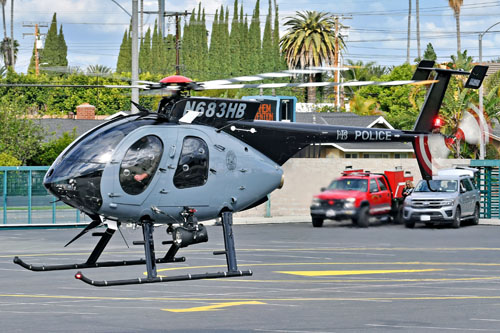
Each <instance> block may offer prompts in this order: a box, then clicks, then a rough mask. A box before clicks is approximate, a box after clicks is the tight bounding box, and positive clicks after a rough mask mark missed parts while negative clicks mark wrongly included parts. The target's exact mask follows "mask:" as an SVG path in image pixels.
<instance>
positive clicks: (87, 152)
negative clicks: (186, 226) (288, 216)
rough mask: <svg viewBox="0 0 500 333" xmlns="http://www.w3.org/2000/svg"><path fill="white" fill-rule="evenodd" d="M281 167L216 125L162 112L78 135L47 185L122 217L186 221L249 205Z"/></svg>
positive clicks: (96, 210)
mask: <svg viewBox="0 0 500 333" xmlns="http://www.w3.org/2000/svg"><path fill="white" fill-rule="evenodd" d="M282 176H283V171H282V169H281V167H280V166H279V165H278V164H276V163H275V162H273V161H272V160H271V159H269V158H268V157H266V156H265V155H263V154H262V153H260V152H259V151H257V150H256V149H254V148H253V147H251V146H249V145H248V144H245V143H243V142H241V141H240V140H238V139H236V138H234V137H233V136H231V135H229V134H227V133H225V132H223V131H216V129H215V128H214V127H210V126H204V125H193V124H186V125H182V124H181V125H179V124H176V123H168V122H164V121H162V120H161V119H160V118H159V117H157V116H156V115H151V116H148V117H143V118H141V117H139V116H131V117H125V118H121V119H118V120H115V121H111V122H108V123H106V124H104V125H101V126H100V127H97V128H95V129H93V130H91V131H89V132H87V133H85V134H84V135H82V136H81V137H80V138H78V139H77V140H76V141H75V142H74V143H73V144H72V145H70V146H69V147H68V148H67V149H66V150H65V151H64V152H63V153H62V154H61V155H60V156H59V157H58V158H57V159H56V161H55V162H54V164H53V165H52V166H51V167H50V169H49V171H48V172H47V174H46V176H45V179H44V185H45V186H46V187H47V189H48V190H49V191H50V192H51V193H52V194H54V195H55V196H56V197H58V198H59V199H61V200H62V201H63V202H65V203H67V204H68V205H70V206H72V207H75V208H77V209H80V210H81V211H83V212H85V213H87V214H89V215H96V214H97V215H101V216H104V217H105V218H108V219H112V220H117V221H120V222H137V221H139V220H140V219H141V218H143V217H146V216H147V217H149V218H151V219H153V220H154V221H155V222H157V223H175V222H180V221H181V217H180V216H179V213H180V212H181V211H182V210H183V209H184V207H186V206H188V207H192V208H195V209H196V210H197V213H196V214H197V217H198V219H199V220H206V219H212V218H215V217H217V216H218V215H219V214H220V212H221V211H223V210H231V211H234V212H237V211H240V210H242V209H245V208H247V207H248V206H250V205H252V204H253V203H255V202H257V201H259V200H261V199H262V198H264V197H265V196H266V195H267V194H268V193H270V192H272V191H273V190H274V189H276V188H277V187H279V185H280V183H281V181H282Z"/></svg>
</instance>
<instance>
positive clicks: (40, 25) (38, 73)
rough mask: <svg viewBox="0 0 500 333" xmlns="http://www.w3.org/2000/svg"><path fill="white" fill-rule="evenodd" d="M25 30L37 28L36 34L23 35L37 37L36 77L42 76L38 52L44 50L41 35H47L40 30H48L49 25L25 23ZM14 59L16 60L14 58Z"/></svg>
mask: <svg viewBox="0 0 500 333" xmlns="http://www.w3.org/2000/svg"><path fill="white" fill-rule="evenodd" d="M23 27H24V28H33V27H34V28H35V33H34V34H32V33H23V37H24V36H35V74H36V76H38V75H40V56H39V53H38V50H39V49H40V50H41V49H43V44H42V40H41V39H40V36H41V35H46V34H45V33H40V30H39V28H48V27H49V24H48V23H40V22H38V23H33V22H27V23H23ZM12 59H14V58H12Z"/></svg>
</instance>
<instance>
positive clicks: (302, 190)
mask: <svg viewBox="0 0 500 333" xmlns="http://www.w3.org/2000/svg"><path fill="white" fill-rule="evenodd" d="M443 164H446V165H443V167H445V168H446V167H453V166H454V165H469V164H470V160H465V159H460V160H458V159H449V160H445V162H444V163H443ZM348 165H351V166H352V167H353V168H354V169H364V170H368V171H371V172H383V171H385V170H394V169H395V168H396V167H397V166H401V167H402V168H403V170H404V171H410V172H411V174H412V175H413V177H414V179H415V180H416V181H418V180H420V179H421V176H420V171H419V169H418V164H417V161H416V159H413V158H405V159H341V158H293V159H290V160H289V161H288V162H286V163H285V165H283V170H284V173H285V185H284V186H283V188H282V189H281V190H275V191H274V192H272V193H271V215H272V216H291V215H309V204H310V203H311V200H312V197H313V195H314V194H317V193H319V192H320V188H321V187H325V186H328V184H329V183H330V182H331V181H332V180H333V179H334V178H337V177H339V176H340V174H341V172H342V171H343V170H344V169H345V167H346V166H348ZM265 214H266V204H262V205H260V206H258V207H255V208H253V209H250V210H248V211H245V212H241V213H238V214H237V216H265ZM263 222H265V221H263Z"/></svg>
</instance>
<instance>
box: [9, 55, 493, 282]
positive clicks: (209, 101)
mask: <svg viewBox="0 0 500 333" xmlns="http://www.w3.org/2000/svg"><path fill="white" fill-rule="evenodd" d="M433 66H434V62H433V61H422V62H421V63H420V64H419V65H418V67H417V69H416V71H415V73H414V76H413V78H412V80H410V81H398V82H371V83H361V82H347V83H341V84H338V83H292V84H283V83H279V84H235V83H239V82H243V81H248V80H255V79H256V78H250V79H249V78H248V77H243V78H234V79H230V80H225V81H224V80H222V81H220V80H219V81H209V82H204V83H196V82H193V81H191V80H190V79H188V78H185V77H182V76H172V77H167V78H165V79H163V80H161V81H160V82H159V83H151V82H146V83H144V86H143V88H146V89H148V90H152V89H162V90H166V91H167V92H168V93H169V94H168V95H169V96H166V97H164V98H163V99H162V100H161V102H160V103H159V106H158V110H157V111H156V112H151V111H149V110H147V109H145V108H143V107H141V106H140V105H137V106H138V107H139V110H140V112H139V113H138V114H133V115H129V116H121V117H118V118H115V119H113V120H110V121H108V122H106V123H104V124H102V125H100V126H98V127H96V128H94V129H92V130H90V131H89V132H87V133H85V134H83V135H82V136H80V137H79V138H77V139H76V140H75V141H74V142H73V143H72V144H71V145H69V146H68V147H67V148H66V150H64V151H63V152H62V153H61V155H60V156H59V157H58V158H57V159H56V161H55V162H54V163H53V164H52V166H51V167H50V169H49V170H48V172H47V174H46V175H45V178H44V185H45V187H46V188H47V189H48V191H49V192H50V193H51V194H53V195H54V196H55V197H57V198H58V199H59V200H62V201H63V202H64V203H66V204H68V205H69V206H72V207H74V208H76V209H79V210H81V211H82V212H83V213H85V214H87V215H88V216H89V217H90V218H91V219H92V222H91V223H89V224H88V226H87V227H86V228H85V229H83V230H82V231H81V232H80V233H79V234H78V235H77V236H76V237H74V238H73V239H72V240H71V241H70V242H69V243H68V244H66V245H69V244H70V243H72V242H73V241H75V240H76V239H78V238H80V237H81V236H82V235H84V234H85V233H87V232H88V231H89V230H91V229H94V228H96V227H99V226H101V225H103V224H105V225H106V226H107V228H106V229H105V230H104V231H103V232H96V233H94V234H93V235H95V236H99V237H100V240H99V241H98V243H97V245H96V246H95V248H94V250H93V251H92V253H91V254H90V256H89V257H88V259H87V261H86V262H84V263H75V264H62V265H31V264H28V263H25V262H24V261H23V260H22V259H20V258H19V257H15V258H14V263H16V264H19V265H21V266H22V267H24V268H27V269H30V270H33V271H52V270H69V269H83V268H92V267H111V266H128V265H139V264H145V265H146V268H147V277H146V278H135V279H124V280H108V281H94V280H92V279H90V278H88V277H87V276H85V275H83V274H82V273H81V272H78V273H76V275H75V277H76V278H77V279H80V280H81V281H83V282H86V283H88V284H91V285H94V286H115V285H128V284H141V283H157V282H170V281H181V280H195V279H214V278H224V277H234V276H249V275H252V272H251V271H250V270H239V269H238V265H237V260H236V252H235V245H234V238H233V232H232V216H233V213H235V212H239V211H243V210H246V209H249V208H252V207H255V206H257V205H259V204H262V203H264V202H265V201H266V200H267V195H268V194H269V193H270V192H272V191H274V190H275V189H278V188H280V187H281V186H282V185H283V180H284V175H283V170H282V165H283V164H284V163H285V162H286V161H287V160H288V159H289V158H291V157H292V156H293V155H295V154H296V153H297V152H298V151H299V150H301V149H302V148H304V147H306V146H308V145H310V144H313V143H325V142H357V143H363V142H412V143H413V146H414V148H415V153H416V157H417V159H418V163H419V166H420V170H421V172H422V176H423V178H424V179H430V177H431V176H432V170H433V156H432V155H433V148H432V147H431V146H432V144H431V143H432V141H433V140H431V139H430V138H431V137H432V136H434V135H436V134H433V133H432V132H433V128H434V119H436V117H437V116H438V112H439V108H440V106H441V103H442V100H443V97H444V94H445V91H446V89H447V87H448V83H449V80H450V77H451V76H452V75H455V74H456V75H469V78H468V80H467V83H466V87H467V88H473V89H477V88H479V87H480V85H481V83H482V81H483V79H484V76H485V74H486V70H487V67H485V66H476V67H474V69H473V70H472V71H471V72H470V73H469V72H463V71H455V70H448V69H439V68H433ZM431 75H433V76H432V77H431ZM268 77H269V75H261V76H260V77H257V79H259V78H260V79H264V78H268ZM430 78H431V79H432V80H431V81H429V79H430ZM426 82H427V83H428V82H432V83H431V86H430V88H429V90H428V93H427V97H426V100H425V103H424V105H423V106H422V109H421V112H420V115H419V117H418V120H417V122H416V124H415V127H414V130H413V131H403V130H389V129H370V128H357V127H346V126H332V125H316V124H300V123H289V122H275V121H263V120H255V115H256V113H257V112H258V109H259V106H260V102H259V100H234V99H222V98H206V97H191V96H190V95H189V91H190V90H207V89H238V88H276V87H281V86H284V85H288V86H290V85H292V86H301V87H307V86H310V85H315V86H334V85H344V86H348V85H351V86H360V85H365V84H378V85H389V86H390V85H401V84H421V83H426ZM439 136H440V135H439ZM217 217H220V218H221V222H222V230H223V235H224V243H225V250H224V251H216V252H214V254H221V255H225V257H226V262H227V271H226V272H215V273H206V274H188V275H180V276H168V277H162V276H158V274H157V269H156V265H157V264H161V263H171V262H181V261H184V260H185V258H184V257H177V256H176V255H177V253H178V251H179V249H181V248H185V247H187V246H190V245H193V244H197V243H201V242H206V241H207V240H208V234H207V229H206V228H205V226H203V224H202V223H199V222H200V221H205V220H210V219H214V218H217ZM122 223H133V224H135V225H138V226H141V227H142V232H143V240H142V241H140V242H134V244H136V245H143V246H144V251H145V259H138V260H126V261H98V259H99V257H100V255H101V254H102V252H103V250H104V249H105V247H106V245H107V244H108V242H109V241H110V239H111V238H112V236H113V234H114V233H115V231H116V230H118V228H119V227H120V224H122ZM158 224H164V225H166V226H167V234H169V235H170V236H169V237H171V240H167V241H164V242H163V244H167V245H170V247H169V249H168V250H167V251H166V254H165V255H164V256H163V257H162V258H157V256H156V251H155V248H154V242H153V232H154V229H155V225H158Z"/></svg>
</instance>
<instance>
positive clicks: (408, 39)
mask: <svg viewBox="0 0 500 333" xmlns="http://www.w3.org/2000/svg"><path fill="white" fill-rule="evenodd" d="M410 37H411V0H408V38H407V41H406V62H407V63H410Z"/></svg>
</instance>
